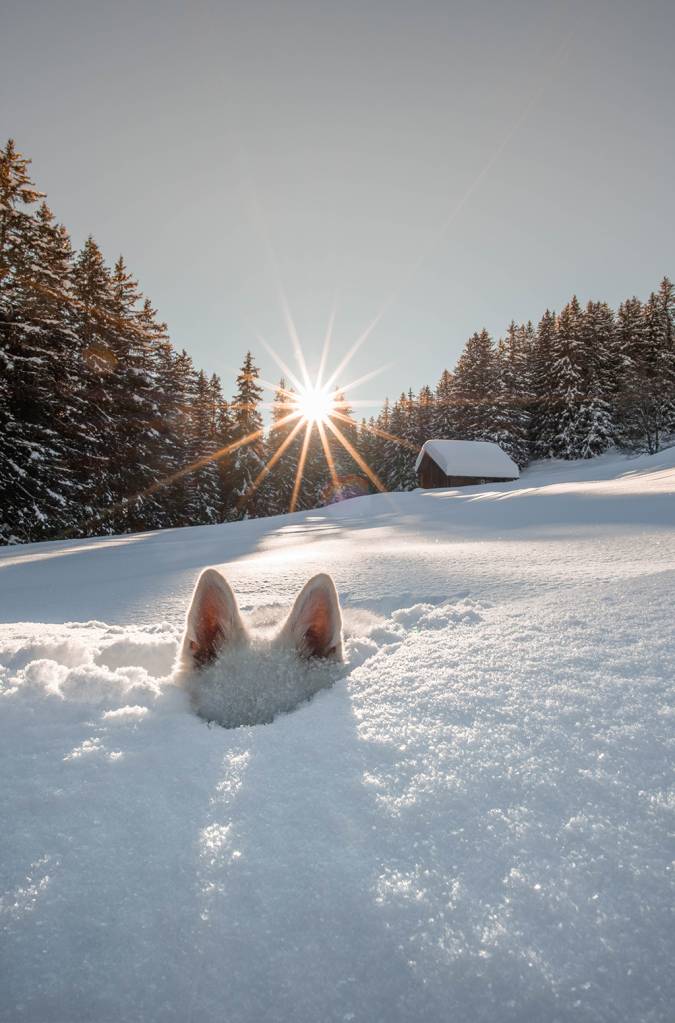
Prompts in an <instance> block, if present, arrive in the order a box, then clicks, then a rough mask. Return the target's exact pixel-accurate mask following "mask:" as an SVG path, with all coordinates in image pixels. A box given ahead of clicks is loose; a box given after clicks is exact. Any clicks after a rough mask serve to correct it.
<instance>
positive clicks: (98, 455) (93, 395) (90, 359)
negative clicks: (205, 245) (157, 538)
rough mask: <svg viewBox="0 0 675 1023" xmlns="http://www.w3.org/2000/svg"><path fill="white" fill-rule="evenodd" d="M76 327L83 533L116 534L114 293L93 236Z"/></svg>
mask: <svg viewBox="0 0 675 1023" xmlns="http://www.w3.org/2000/svg"><path fill="white" fill-rule="evenodd" d="M72 281H73V297H74V302H73V307H72V324H71V325H72V328H73V331H74V333H75V334H76V335H77V338H78V344H79V359H80V376H81V394H82V402H83V423H84V424H85V425H84V431H83V435H82V438H81V446H80V451H79V457H78V461H77V464H76V465H75V466H74V472H75V474H76V477H77V479H78V481H79V484H80V486H81V489H82V495H83V506H82V520H81V523H80V527H79V528H80V531H81V533H82V534H83V535H88V534H89V535H91V533H92V531H94V532H95V531H97V530H100V531H102V532H110V530H111V528H112V527H111V525H110V523H109V515H110V510H111V509H112V508H113V507H114V505H115V503H116V501H117V500H118V497H119V495H118V491H117V490H116V488H115V486H114V481H113V479H112V478H111V475H110V469H109V465H110V459H111V454H112V448H113V445H114V444H115V440H116V430H117V407H116V404H115V397H116V387H115V383H114V380H113V374H114V373H115V369H116V366H117V358H116V355H115V353H114V351H113V343H114V335H113V329H112V327H113V294H112V284H111V280H110V271H109V270H108V268H107V266H106V264H105V261H104V259H103V254H102V252H101V250H100V248H99V247H98V245H97V244H96V242H95V241H94V239H93V238H92V237H91V235H90V236H89V237H88V238H87V240H86V241H85V243H84V245H83V247H82V249H81V250H80V252H79V253H78V255H77V257H76V259H75V264H74V268H73V273H72Z"/></svg>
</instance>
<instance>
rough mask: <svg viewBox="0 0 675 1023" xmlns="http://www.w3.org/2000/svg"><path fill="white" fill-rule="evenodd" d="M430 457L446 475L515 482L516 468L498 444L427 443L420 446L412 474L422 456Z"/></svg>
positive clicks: (475, 442) (439, 441)
mask: <svg viewBox="0 0 675 1023" xmlns="http://www.w3.org/2000/svg"><path fill="white" fill-rule="evenodd" d="M425 454H428V455H429V457H430V458H433V460H434V462H435V463H436V465H437V466H438V467H439V469H442V470H443V472H444V473H445V474H446V476H478V477H483V476H486V477H487V476H498V477H505V478H508V479H518V477H519V476H520V472H519V470H518V466H517V465H516V463H515V462H514V461H512V460H511V459H510V458H509V456H508V455H507V454H506V452H505V451H502V449H501V448H500V446H499V444H494V443H493V442H492V441H488V440H428V441H427V442H426V443H425V444H424V445H423V447H422V450H421V451H420V453H419V455H418V456H417V461H416V462H415V472H417V470H418V469H419V467H420V465H421V463H422V459H423V458H424V455H425Z"/></svg>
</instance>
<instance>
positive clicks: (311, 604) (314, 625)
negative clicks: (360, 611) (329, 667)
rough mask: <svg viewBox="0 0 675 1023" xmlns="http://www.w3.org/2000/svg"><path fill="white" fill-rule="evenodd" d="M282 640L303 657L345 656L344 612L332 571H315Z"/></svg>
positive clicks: (293, 611)
mask: <svg viewBox="0 0 675 1023" xmlns="http://www.w3.org/2000/svg"><path fill="white" fill-rule="evenodd" d="M279 640H280V642H282V643H284V644H287V645H289V646H294V647H295V649H296V650H297V651H298V653H299V654H300V656H301V657H332V658H334V659H335V660H337V661H341V660H342V612H341V610H340V601H339V599H338V595H337V590H336V589H335V583H334V582H333V580H332V579H331V577H330V576H329V575H325V574H324V573H322V574H321V575H315V576H314V577H313V578H312V579H310V580H309V582H308V583H305V585H304V586H303V588H302V589H301V591H300V593H299V594H298V596H297V598H296V600H295V604H294V605H293V610H292V611H291V613H290V614H289V616H288V618H287V619H286V622H285V624H284V626H283V628H282V630H281V632H280V633H279Z"/></svg>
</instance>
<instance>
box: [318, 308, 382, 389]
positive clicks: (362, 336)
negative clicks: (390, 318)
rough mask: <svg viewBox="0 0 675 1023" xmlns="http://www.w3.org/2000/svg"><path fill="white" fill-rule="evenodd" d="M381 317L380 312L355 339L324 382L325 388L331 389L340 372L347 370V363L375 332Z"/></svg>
mask: <svg viewBox="0 0 675 1023" xmlns="http://www.w3.org/2000/svg"><path fill="white" fill-rule="evenodd" d="M381 317H382V312H379V313H377V315H376V316H375V317H374V318H373V319H372V320H371V321H370V323H369V324H368V326H367V327H366V329H365V330H364V331H363V333H362V334H360V335H359V337H357V339H356V341H355V342H354V344H353V345H352V347H351V348H350V349H349V351H348V352H347V354H346V355H345V357H344V359H343V360H342V362H341V363H340V364H339V366H338V367H337V369H336V370H335V371H334V372H333V373H331V375H330V377H329V378H328V380H327V381H326V387H331V386H332V385H333V384H334V383H335V381H336V380H337V379H338V377H339V376H340V374H341V373H342V371H343V370H344V369H346V368H347V366H348V365H349V363H350V362H351V361H352V359H353V358H354V356H355V355H356V353H357V352H358V350H359V348H360V347H361V345H362V344H363V343H364V342H365V341H367V340H368V338H369V337H370V335H371V334H372V332H373V331H374V330H375V327H376V326H377V325H378V323H379V322H380V319H381Z"/></svg>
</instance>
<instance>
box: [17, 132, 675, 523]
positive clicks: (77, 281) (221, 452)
mask: <svg viewBox="0 0 675 1023" xmlns="http://www.w3.org/2000/svg"><path fill="white" fill-rule="evenodd" d="M29 165H30V161H29V160H28V159H26V158H25V157H24V156H23V155H22V154H21V153H19V152H18V151H17V149H16V146H15V145H14V143H13V141H11V140H10V141H9V142H8V143H7V144H6V146H5V147H4V149H2V150H0V543H16V542H27V541H34V540H45V539H54V538H59V537H72V536H87V535H94V534H100V533H121V532H128V531H135V530H143V529H161V528H167V527H172V526H183V525H194V524H198V523H215V522H223V521H232V520H235V519H240V518H244V517H252V516H260V515H273V514H279V513H283V512H285V511H287V510H288V509H289V507H291V506H293V507H297V508H299V509H307V508H313V507H317V506H319V505H321V504H325V503H327V502H330V501H332V500H336V499H339V498H341V497H344V496H351V495H354V494H359V493H363V492H366V491H368V490H372V489H374V488H375V487H377V488H383V489H388V490H406V489H411V488H413V487H414V486H416V479H415V474H414V462H415V457H416V454H417V452H418V450H419V448H420V446H421V445H422V443H423V442H424V441H425V440H428V439H430V438H432V437H454V438H458V439H468V440H494V441H496V442H497V443H499V444H500V445H501V446H502V447H503V448H504V449H505V450H506V451H507V452H508V453H509V454H510V455H511V456H512V457H513V458H514V460H515V461H516V462H517V463H518V464H519V465H520V466H521V467H522V466H525V465H526V464H527V463H528V461H529V460H530V459H532V458H549V457H557V458H565V459H573V458H589V457H592V456H593V455H596V454H599V453H601V452H602V451H605V450H606V449H607V448H609V447H611V446H612V445H616V446H619V447H621V448H625V449H629V450H634V451H648V452H656V451H658V450H659V449H660V448H661V447H662V446H663V445H664V444H666V443H668V442H669V438H670V437H671V435H672V434H673V433H675V290H674V289H673V285H672V284H671V283H670V281H669V280H668V279H667V278H664V280H663V281H662V282H661V284H660V286H659V288H658V289H657V290H656V291H655V292H653V293H652V294H651V295H650V296H649V298H648V299H647V300H646V301H645V302H643V301H640V300H639V299H637V298H629V299H627V300H626V301H625V302H623V303H622V304H621V305H620V306H619V308H618V310H617V311H616V312H614V311H613V310H612V309H611V308H610V307H609V306H608V305H607V304H606V303H604V302H589V303H588V304H587V306H586V307H585V308H582V307H581V305H580V303H579V302H578V300H577V299H576V298H572V299H571V301H570V302H569V303H568V304H567V305H566V306H565V307H564V309H563V310H562V311H561V312H560V313H558V314H556V313H553V312H551V311H548V310H547V311H546V312H545V313H544V315H543V316H542V317H541V319H540V321H539V322H538V324H537V325H536V326H534V325H533V324H532V323H526V324H515V323H511V324H510V326H509V327H508V329H507V331H506V333H505V336H504V337H503V338H501V339H499V340H497V341H494V340H493V339H492V338H491V337H490V335H489V334H488V332H487V331H486V330H481V331H479V332H477V333H475V334H474V335H472V337H471V338H469V340H468V341H467V343H466V345H465V347H464V350H463V352H462V354H461V356H460V358H459V360H458V362H457V365H456V367H455V369H454V371H452V372H451V371H449V370H444V371H443V373H442V374H441V377H440V380H439V382H438V384H437V386H436V387H435V388H434V389H432V388H431V387H429V386H425V387H423V388H422V389H421V391H420V392H419V393H418V394H414V393H413V392H412V391H409V392H408V393H403V394H401V396H400V397H399V399H398V400H397V401H395V402H393V403H391V404H390V403H389V401H388V400H386V401H385V402H384V405H383V407H382V409H381V410H380V412H379V414H378V415H377V416H373V417H372V418H370V419H368V420H365V419H362V420H361V422H360V423H357V422H356V421H355V420H354V418H353V415H352V412H351V410H350V409H349V407H348V405H347V402H346V401H340V402H339V410H340V417H339V418H337V419H336V421H335V425H336V427H338V428H339V430H340V432H341V433H342V435H343V437H344V438H345V440H346V441H347V446H346V447H345V446H343V445H342V444H341V443H337V442H336V440H335V437H334V435H333V433H332V431H329V430H324V431H320V430H319V429H318V427H316V426H314V428H313V429H312V430H311V431H310V432H309V433H308V434H307V438H306V439H305V430H304V429H296V427H297V423H296V422H295V421H293V420H290V421H289V420H288V413H289V391H290V387H289V386H288V385H287V384H286V382H285V381H283V380H282V381H281V382H280V385H279V388H278V390H277V392H276V394H275V396H274V400H273V403H272V409H271V424H270V427H269V428H268V429H264V428H263V418H262V414H261V404H262V396H263V389H262V387H261V385H260V380H259V371H258V368H257V366H256V365H255V362H254V359H253V356H252V355H251V353H250V352H249V353H247V354H246V356H245V358H244V360H243V363H242V367H241V371H240V373H239V375H238V376H237V379H236V381H235V385H234V394H233V396H232V398H231V399H226V398H225V396H224V394H223V387H222V382H221V380H220V379H219V378H218V376H216V375H215V374H212V375H210V376H208V375H207V374H205V373H204V372H203V370H200V369H198V368H196V367H195V366H194V365H193V362H192V360H191V358H190V356H189V355H188V353H187V352H185V351H180V352H177V351H176V350H175V349H174V347H173V345H172V344H171V341H170V338H169V334H168V331H167V327H166V324H164V323H163V322H162V321H161V319H160V318H159V316H158V314H157V311H156V310H155V309H154V308H153V306H152V303H151V302H150V300H149V299H148V298H146V297H145V296H144V295H143V294H142V293H141V291H140V288H139V286H138V283H137V281H136V280H135V278H134V276H133V275H132V273H131V272H130V271H129V269H128V267H127V266H126V263H125V261H124V259H123V258H122V257H120V258H119V259H118V260H117V262H115V263H114V265H113V266H108V265H107V263H106V261H105V259H104V256H103V253H102V252H101V250H100V248H99V246H98V245H97V243H96V242H95V240H94V239H93V238H92V237H89V238H88V239H87V240H86V241H85V243H84V245H83V246H82V248H81V249H80V250H79V252H74V251H73V247H72V245H71V241H70V237H69V235H68V232H67V230H66V228H65V227H64V226H63V225H61V224H59V223H57V222H56V219H55V217H54V215H53V213H52V211H51V210H50V208H49V206H48V205H47V203H46V201H45V195H44V193H42V192H41V191H40V190H39V189H38V188H37V187H36V186H35V184H34V183H33V181H32V180H31V177H30V173H29ZM321 433H323V436H321ZM326 445H328V451H329V456H330V457H329V458H327V457H326ZM299 463H300V464H301V467H302V473H301V474H300V475H299V474H298V473H297V469H298V464H299Z"/></svg>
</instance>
